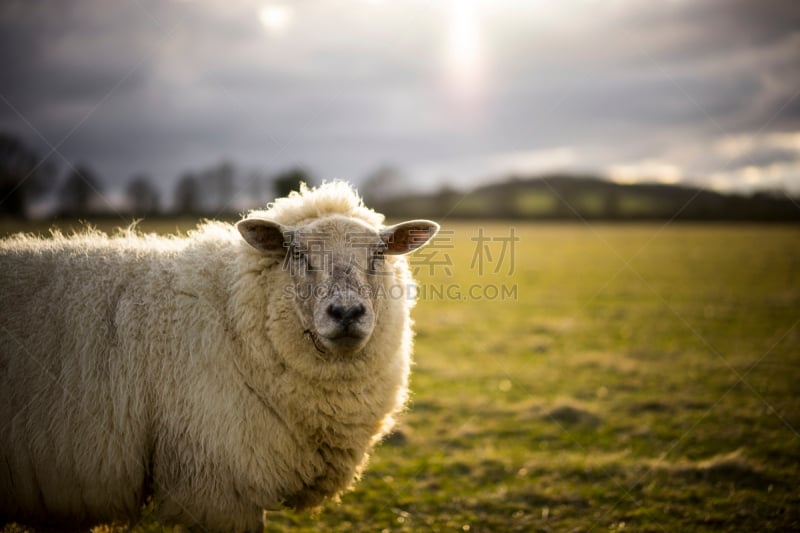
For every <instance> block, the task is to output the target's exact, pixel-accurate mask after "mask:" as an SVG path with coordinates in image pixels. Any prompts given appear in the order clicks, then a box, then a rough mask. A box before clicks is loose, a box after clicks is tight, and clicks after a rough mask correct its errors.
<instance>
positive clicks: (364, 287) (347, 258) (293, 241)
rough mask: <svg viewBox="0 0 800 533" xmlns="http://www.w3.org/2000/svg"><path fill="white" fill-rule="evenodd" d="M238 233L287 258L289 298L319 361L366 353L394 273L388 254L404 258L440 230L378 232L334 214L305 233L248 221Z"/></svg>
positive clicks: (432, 226)
mask: <svg viewBox="0 0 800 533" xmlns="http://www.w3.org/2000/svg"><path fill="white" fill-rule="evenodd" d="M237 228H238V229H239V231H240V232H241V234H242V236H243V237H244V239H245V240H246V241H247V242H248V243H249V244H250V245H251V246H253V247H255V248H256V249H258V250H259V251H261V252H263V253H267V254H277V253H279V254H282V256H283V268H284V270H285V271H287V272H288V274H289V275H290V277H291V280H292V285H291V286H290V287H287V289H291V290H290V292H289V293H288V294H289V296H291V297H292V298H293V299H294V303H295V309H296V310H297V313H298V318H299V320H300V322H301V324H302V326H303V329H304V331H305V333H306V335H307V337H308V338H309V340H310V341H311V342H312V343H313V345H314V348H315V349H316V350H317V351H319V352H320V353H322V354H334V355H337V356H343V355H350V354H353V353H355V352H358V351H359V350H361V349H362V348H363V347H364V345H365V344H366V343H367V342H368V341H369V339H370V336H371V335H372V331H373V329H374V327H375V312H376V305H375V304H376V299H377V298H381V297H386V294H385V293H384V292H383V291H382V290H381V289H382V288H385V282H386V277H387V276H393V275H394V273H393V270H392V268H391V265H390V264H387V263H389V261H387V260H386V258H385V256H386V255H399V254H405V253H408V252H410V251H412V250H415V249H417V248H419V247H420V246H422V245H424V244H425V243H426V242H428V241H429V240H430V239H431V238H432V237H433V236H434V235H435V234H436V232H437V231H438V229H439V226H438V225H437V224H436V223H434V222H430V221H427V220H413V221H410V222H404V223H402V224H397V225H395V226H390V227H387V228H384V229H382V230H380V231H376V230H375V229H374V228H372V227H371V226H369V225H367V224H365V223H363V222H360V221H358V220H355V219H351V218H348V217H344V216H341V215H333V216H328V217H325V218H321V219H318V220H315V221H313V222H311V223H309V224H306V225H303V226H300V227H287V226H283V225H281V224H277V223H276V222H273V221H269V220H264V219H254V218H249V219H245V220H242V221H240V222H239V223H238V224H237Z"/></svg>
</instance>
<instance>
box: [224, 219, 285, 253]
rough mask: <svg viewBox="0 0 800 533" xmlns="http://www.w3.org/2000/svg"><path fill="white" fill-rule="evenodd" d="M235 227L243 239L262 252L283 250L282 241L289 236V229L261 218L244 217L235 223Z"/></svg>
mask: <svg viewBox="0 0 800 533" xmlns="http://www.w3.org/2000/svg"><path fill="white" fill-rule="evenodd" d="M236 229H238V230H239V233H241V234H242V237H244V240H245V241H247V243H248V244H250V246H252V247H253V248H255V249H256V250H260V251H262V252H285V251H286V247H285V245H284V243H285V242H286V239H287V238H289V235H290V231H289V230H288V229H287V228H286V227H284V226H282V225H281V224H278V223H277V222H273V221H271V220H264V219H262V218H246V219H244V220H240V221H239V222H237V223H236Z"/></svg>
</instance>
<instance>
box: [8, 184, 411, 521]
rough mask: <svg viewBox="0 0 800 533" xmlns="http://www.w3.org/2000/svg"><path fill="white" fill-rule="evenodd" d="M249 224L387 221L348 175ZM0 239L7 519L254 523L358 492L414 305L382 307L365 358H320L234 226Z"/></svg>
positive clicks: (392, 302) (397, 275)
mask: <svg viewBox="0 0 800 533" xmlns="http://www.w3.org/2000/svg"><path fill="white" fill-rule="evenodd" d="M249 216H250V217H253V216H256V217H266V218H269V219H271V220H274V221H276V222H277V223H280V224H283V225H286V226H292V227H295V228H298V227H299V228H302V227H303V225H304V224H307V223H309V222H312V221H318V220H321V219H324V218H326V217H334V220H338V219H341V218H342V217H346V219H350V220H358V221H359V222H360V223H363V224H366V225H368V226H369V227H371V228H374V230H375V231H379V230H380V229H381V228H382V225H381V224H382V222H383V217H382V216H381V215H379V214H377V213H375V212H374V211H372V210H370V209H368V208H366V207H364V206H363V204H362V203H361V201H360V199H359V198H358V196H357V195H356V193H355V192H354V191H353V190H352V189H351V188H350V187H349V186H347V185H345V184H343V183H332V184H326V185H323V186H321V187H319V188H317V189H304V190H303V191H302V193H300V194H297V193H294V194H293V195H291V196H290V197H287V198H283V199H279V200H277V201H276V202H275V203H274V204H272V205H271V206H270V208H268V209H267V210H264V211H258V212H254V213H251V214H250V215H249ZM336 217H338V218H336ZM0 242H1V244H0V425H2V427H0V455H2V461H0V520H4V521H20V522H32V523H47V524H51V525H58V526H66V527H78V526H81V527H84V526H90V525H93V524H96V523H98V522H104V521H110V520H112V519H120V518H122V519H126V518H132V517H135V516H137V515H138V513H139V512H140V509H141V506H142V504H143V502H144V501H145V498H146V497H147V496H148V495H152V496H153V497H154V499H155V502H156V509H157V513H158V515H159V517H160V519H161V520H164V521H167V522H173V523H182V524H185V525H188V526H196V527H199V528H202V529H206V530H219V531H251V530H259V529H260V528H261V519H262V509H271V508H278V507H280V506H282V505H284V506H292V507H297V508H302V507H308V506H314V505H317V504H319V503H320V502H321V501H322V500H323V499H324V498H326V497H336V496H337V495H338V494H340V493H341V492H342V491H343V490H345V489H346V488H347V487H348V486H350V485H351V483H352V482H353V481H354V479H356V478H357V477H358V475H359V472H360V470H361V469H362V467H363V466H364V464H365V461H366V459H367V452H368V450H369V448H370V447H371V446H372V445H373V444H374V443H375V442H376V441H378V440H379V439H380V437H381V436H382V435H383V434H385V433H386V432H387V431H388V430H389V429H390V428H391V427H392V424H393V415H395V414H396V413H397V412H398V411H399V410H400V409H401V408H402V406H403V403H404V401H405V398H406V392H407V382H408V374H409V365H410V353H411V341H412V332H411V321H410V318H409V308H410V307H411V304H412V303H413V302H412V301H411V300H409V299H407V298H379V299H377V300H376V301H375V302H373V305H374V306H375V309H376V311H375V316H376V317H377V319H376V323H375V327H374V331H373V333H372V335H371V337H370V338H369V341H368V343H367V344H366V346H365V347H364V348H363V350H361V351H360V352H359V353H358V354H357V355H356V356H353V357H324V356H322V355H321V354H320V351H319V350H318V349H316V347H315V345H314V339H313V338H312V337H310V336H309V335H307V334H305V332H304V326H303V325H302V324H301V321H300V320H299V318H298V315H297V310H296V306H295V305H294V303H293V302H292V300H291V298H287V294H288V292H287V287H290V286H291V279H290V273H289V272H288V271H287V269H286V268H284V266H285V263H284V261H283V257H282V256H280V255H278V254H264V253H262V252H260V251H259V250H257V249H255V248H254V247H253V246H250V245H249V244H247V243H246V242H245V241H244V239H242V236H241V235H240V234H239V232H238V231H237V230H236V229H235V227H234V226H232V225H229V224H223V223H217V222H209V223H205V224H203V225H201V226H199V227H198V228H197V229H196V230H195V231H192V232H190V233H189V234H188V235H187V236H185V237H172V238H170V237H159V236H154V235H141V234H138V233H137V232H135V231H133V230H131V231H126V232H122V233H120V234H118V235H116V236H113V237H108V236H105V235H103V234H100V233H98V232H89V231H87V232H84V233H81V234H78V235H73V236H62V235H58V234H56V235H54V236H53V237H52V238H47V239H42V238H36V237H32V236H25V235H18V236H14V237H12V238H9V239H6V240H3V241H0ZM383 268H384V270H385V271H386V272H388V273H389V275H386V276H382V277H381V281H380V283H383V284H384V285H385V286H386V288H387V289H388V288H389V287H390V286H407V284H408V283H409V282H410V276H409V272H408V267H407V264H406V261H405V258H403V257H401V256H387V257H386V259H385V265H384V267H383ZM387 293H388V291H387Z"/></svg>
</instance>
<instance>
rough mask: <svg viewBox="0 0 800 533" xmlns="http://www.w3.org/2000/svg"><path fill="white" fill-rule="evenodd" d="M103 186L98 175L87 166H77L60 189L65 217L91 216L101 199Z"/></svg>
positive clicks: (61, 210)
mask: <svg viewBox="0 0 800 533" xmlns="http://www.w3.org/2000/svg"><path fill="white" fill-rule="evenodd" d="M101 190H102V184H101V182H100V179H99V178H98V177H97V175H96V174H95V173H94V172H93V171H92V170H91V169H90V168H89V167H88V166H87V165H85V164H79V165H77V166H75V167H74V168H73V169H72V171H71V172H70V173H69V175H68V176H67V179H66V180H65V181H64V183H62V184H61V187H60V188H59V191H58V195H59V200H60V204H61V209H60V213H61V215H63V216H70V217H78V216H85V215H87V214H89V213H90V212H91V210H92V207H93V205H92V204H95V203H96V202H97V201H98V199H99V198H100V197H101V196H100V192H101Z"/></svg>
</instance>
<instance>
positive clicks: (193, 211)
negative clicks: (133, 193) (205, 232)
mask: <svg viewBox="0 0 800 533" xmlns="http://www.w3.org/2000/svg"><path fill="white" fill-rule="evenodd" d="M174 204H175V212H176V213H178V214H180V215H197V214H199V213H200V211H201V205H200V184H199V183H198V180H197V178H196V177H195V175H194V174H192V173H190V172H187V173H186V174H184V175H183V176H181V178H180V179H179V180H178V184H177V185H176V186H175V194H174Z"/></svg>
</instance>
